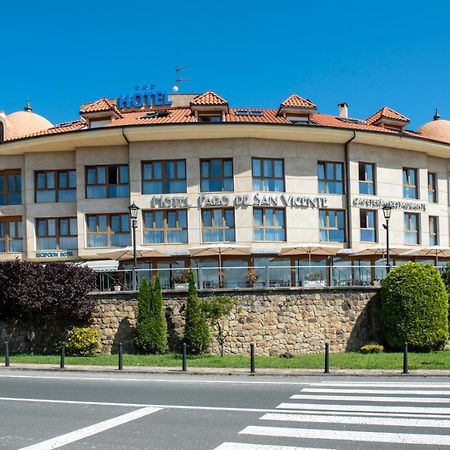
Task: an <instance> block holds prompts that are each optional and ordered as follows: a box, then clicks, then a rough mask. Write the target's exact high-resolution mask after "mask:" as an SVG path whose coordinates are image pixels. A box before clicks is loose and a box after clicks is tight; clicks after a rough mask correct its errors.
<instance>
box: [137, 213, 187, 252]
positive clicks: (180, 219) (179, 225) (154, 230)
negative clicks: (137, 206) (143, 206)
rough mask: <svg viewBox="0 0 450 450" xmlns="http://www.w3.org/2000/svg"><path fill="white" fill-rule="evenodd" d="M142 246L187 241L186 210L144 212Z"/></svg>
mask: <svg viewBox="0 0 450 450" xmlns="http://www.w3.org/2000/svg"><path fill="white" fill-rule="evenodd" d="M143 217H144V244H164V243H166V244H167V243H168V244H171V243H172V244H173V243H183V242H187V241H188V234H187V233H188V228H187V210H186V209H177V210H173V211H172V210H156V211H144V215H143Z"/></svg>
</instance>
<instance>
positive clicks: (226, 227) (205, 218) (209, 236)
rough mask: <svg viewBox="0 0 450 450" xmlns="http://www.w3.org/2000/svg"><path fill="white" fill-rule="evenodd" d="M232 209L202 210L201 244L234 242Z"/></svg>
mask: <svg viewBox="0 0 450 450" xmlns="http://www.w3.org/2000/svg"><path fill="white" fill-rule="evenodd" d="M235 240H236V236H235V229H234V209H233V208H214V209H202V242H234V241H235Z"/></svg>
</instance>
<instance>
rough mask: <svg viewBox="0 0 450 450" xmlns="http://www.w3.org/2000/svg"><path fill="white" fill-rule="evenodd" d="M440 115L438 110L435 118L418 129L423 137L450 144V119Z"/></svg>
mask: <svg viewBox="0 0 450 450" xmlns="http://www.w3.org/2000/svg"><path fill="white" fill-rule="evenodd" d="M440 117H441V116H440V115H439V113H438V112H437V110H436V114H435V115H434V117H433V120H432V121H431V122H427V123H426V124H425V125H422V126H421V127H420V128H419V129H418V130H417V131H418V132H419V133H420V134H421V135H422V136H423V137H426V138H429V139H434V140H435V141H442V142H447V143H449V144H450V121H449V120H442V119H441V118H440Z"/></svg>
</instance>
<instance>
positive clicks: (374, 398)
mask: <svg viewBox="0 0 450 450" xmlns="http://www.w3.org/2000/svg"><path fill="white" fill-rule="evenodd" d="M290 398H291V399H292V400H329V401H336V400H337V401H341V402H344V401H354V402H386V403H427V404H428V403H448V404H450V399H449V398H430V397H418V398H416V397H394V396H392V397H382V396H376V395H374V396H364V395H314V394H311V395H309V394H304V395H303V394H296V395H292V396H291V397H290Z"/></svg>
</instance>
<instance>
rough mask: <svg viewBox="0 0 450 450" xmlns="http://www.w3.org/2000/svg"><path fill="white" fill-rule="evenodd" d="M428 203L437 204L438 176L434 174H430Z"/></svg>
mask: <svg viewBox="0 0 450 450" xmlns="http://www.w3.org/2000/svg"><path fill="white" fill-rule="evenodd" d="M428 201H429V202H430V203H436V202H437V185H436V174H435V173H433V172H428Z"/></svg>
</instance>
